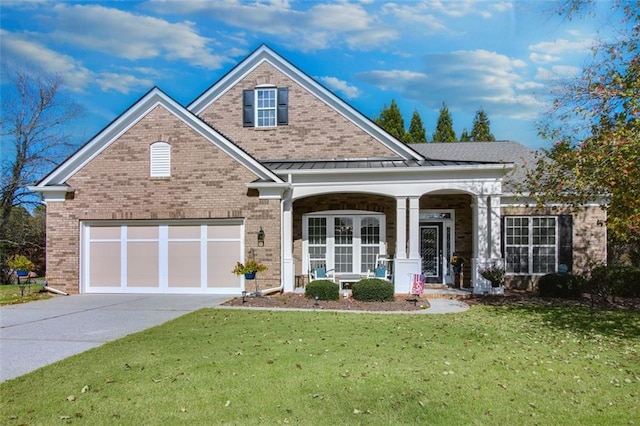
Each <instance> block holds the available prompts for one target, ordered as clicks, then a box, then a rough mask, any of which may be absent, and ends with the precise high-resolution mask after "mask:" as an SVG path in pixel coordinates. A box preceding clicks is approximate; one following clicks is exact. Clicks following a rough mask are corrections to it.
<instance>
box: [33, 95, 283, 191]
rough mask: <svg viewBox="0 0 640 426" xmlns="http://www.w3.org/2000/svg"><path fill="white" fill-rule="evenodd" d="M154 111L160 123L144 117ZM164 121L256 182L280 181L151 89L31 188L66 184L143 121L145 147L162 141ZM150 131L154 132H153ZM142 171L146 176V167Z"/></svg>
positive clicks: (38, 188)
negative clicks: (162, 114) (210, 148)
mask: <svg viewBox="0 0 640 426" xmlns="http://www.w3.org/2000/svg"><path fill="white" fill-rule="evenodd" d="M157 108H159V109H161V110H163V111H165V112H166V114H167V116H166V117H164V118H163V119H161V120H158V119H157V120H155V121H154V120H150V119H148V118H147V116H148V115H149V114H150V113H151V112H153V111H154V110H155V111H156V112H157V111H158V109H157ZM165 119H169V120H170V121H171V120H174V119H175V120H177V121H176V123H179V124H176V125H174V127H176V128H178V127H179V128H181V129H183V131H184V130H185V129H186V130H188V131H191V132H195V134H198V135H199V137H201V138H203V139H204V140H206V141H207V142H208V143H209V144H213V145H215V146H216V147H218V148H219V149H220V150H222V151H223V152H224V153H226V154H227V155H228V156H230V157H231V158H233V159H234V160H235V161H236V163H238V164H239V165H241V166H243V167H245V168H246V169H248V170H249V171H251V172H252V173H253V175H254V176H255V177H257V178H258V179H260V180H264V181H273V182H279V183H281V182H282V181H281V180H280V178H278V177H277V176H276V175H274V174H273V173H271V172H270V171H269V170H268V169H267V168H265V167H264V166H262V165H261V164H260V163H259V162H258V161H256V160H255V159H254V158H252V157H251V156H249V155H248V154H247V153H246V152H244V151H242V150H241V149H240V148H238V147H237V146H236V145H234V144H233V143H231V142H230V141H229V140H228V139H226V138H225V137H224V136H222V135H221V134H220V133H218V132H216V131H215V130H213V129H212V128H210V127H209V126H208V125H207V124H206V123H204V122H202V121H201V120H200V119H199V118H198V117H196V116H194V115H193V114H191V113H190V112H189V111H187V110H186V109H185V108H183V107H182V106H181V105H179V104H178V103H177V102H175V101H174V100H173V99H171V98H170V97H168V96H167V95H165V94H164V93H163V92H162V91H160V90H159V89H157V88H154V89H152V90H151V91H150V92H149V93H147V94H146V95H145V96H143V97H142V98H141V99H140V100H139V101H138V102H136V103H135V104H134V105H133V106H132V107H130V108H129V109H128V110H127V111H125V112H124V113H123V114H122V115H121V116H119V117H118V118H117V119H115V120H114V121H113V122H112V123H111V124H110V125H109V126H107V127H106V128H105V129H104V130H102V131H101V132H100V133H99V134H98V135H96V136H95V137H94V138H93V139H91V140H90V141H89V142H87V143H86V144H85V145H84V146H83V147H82V148H80V149H79V150H78V151H77V152H76V153H74V154H73V155H72V156H71V157H69V158H68V159H67V160H65V161H64V162H63V163H62V164H61V165H60V166H58V167H57V168H56V169H55V170H53V171H52V172H51V173H50V174H49V175H47V176H46V177H44V178H43V179H42V180H41V181H40V182H39V183H38V184H37V185H36V186H35V187H33V188H32V189H33V190H36V191H38V190H40V191H45V190H46V189H44V188H47V187H51V186H61V185H66V184H67V181H68V180H69V179H70V178H72V177H73V176H74V175H75V174H76V173H78V172H79V171H80V170H82V169H83V168H84V167H85V166H87V165H88V164H89V163H90V162H92V161H94V160H95V159H97V158H98V157H99V156H100V154H101V153H102V152H103V151H105V150H106V149H108V148H109V147H110V146H111V145H112V144H113V143H115V142H116V141H118V140H119V139H120V137H121V136H123V135H125V134H127V132H128V131H129V130H130V129H131V128H134V127H135V126H137V125H138V124H139V123H140V122H141V121H143V122H145V124H144V128H145V129H147V132H148V134H145V135H144V136H141V137H144V138H145V139H147V140H146V142H147V143H148V144H151V143H152V142H157V141H162V140H163V137H164V135H163V132H162V131H160V130H158V129H160V128H161V127H162V126H164V124H162V123H161V121H162V120H165ZM154 129H156V130H155V132H154ZM121 160H122V161H128V160H130V158H127V157H126V156H123V157H122V159H121ZM146 171H147V173H148V171H149V168H148V167H147V169H146ZM115 172H117V170H114V173H115Z"/></svg>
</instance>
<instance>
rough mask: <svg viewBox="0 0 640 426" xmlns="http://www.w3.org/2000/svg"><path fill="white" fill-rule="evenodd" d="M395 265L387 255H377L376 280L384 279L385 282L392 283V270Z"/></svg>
mask: <svg viewBox="0 0 640 426" xmlns="http://www.w3.org/2000/svg"><path fill="white" fill-rule="evenodd" d="M392 265H393V259H392V258H390V257H389V256H388V255H386V254H377V255H376V266H375V269H374V276H375V277H376V278H382V279H383V280H388V281H391V278H392V277H393V274H392V271H391V268H392Z"/></svg>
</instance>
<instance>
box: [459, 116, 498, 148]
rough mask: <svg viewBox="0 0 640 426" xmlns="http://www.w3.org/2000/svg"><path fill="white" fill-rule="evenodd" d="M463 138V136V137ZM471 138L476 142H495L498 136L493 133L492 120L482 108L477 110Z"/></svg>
mask: <svg viewBox="0 0 640 426" xmlns="http://www.w3.org/2000/svg"><path fill="white" fill-rule="evenodd" d="M461 139H462V138H461ZM471 140H473V141H475V142H493V141H495V140H496V138H495V137H494V136H493V134H492V133H491V122H490V121H489V117H487V113H485V112H484V110H483V109H482V108H480V109H479V110H478V111H476V116H475V117H474V118H473V127H472V128H471Z"/></svg>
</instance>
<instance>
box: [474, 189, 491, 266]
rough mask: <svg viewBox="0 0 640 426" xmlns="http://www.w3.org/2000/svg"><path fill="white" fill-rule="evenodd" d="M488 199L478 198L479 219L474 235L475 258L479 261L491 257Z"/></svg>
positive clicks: (476, 216) (477, 210)
mask: <svg viewBox="0 0 640 426" xmlns="http://www.w3.org/2000/svg"><path fill="white" fill-rule="evenodd" d="M487 201H488V197H486V196H480V195H478V196H477V197H476V209H475V210H476V214H475V215H474V216H475V218H477V220H476V221H474V223H473V233H474V235H475V236H476V244H475V247H476V250H475V257H477V258H478V259H486V258H487V257H488V255H489V252H488V249H489V211H488V210H489V209H488V203H487Z"/></svg>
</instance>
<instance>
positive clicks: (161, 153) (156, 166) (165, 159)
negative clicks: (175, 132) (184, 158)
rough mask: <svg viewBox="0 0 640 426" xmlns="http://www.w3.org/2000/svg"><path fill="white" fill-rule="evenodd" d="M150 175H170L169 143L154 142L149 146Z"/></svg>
mask: <svg viewBox="0 0 640 426" xmlns="http://www.w3.org/2000/svg"><path fill="white" fill-rule="evenodd" d="M149 163H150V169H151V171H150V174H151V177H168V176H171V145H169V144H168V143H166V142H155V143H153V144H151V147H150V161H149Z"/></svg>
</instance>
